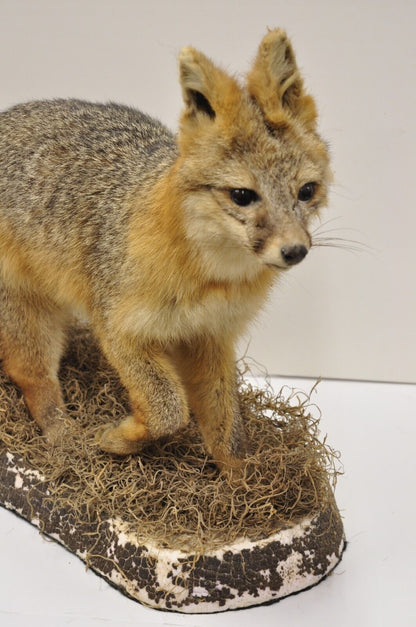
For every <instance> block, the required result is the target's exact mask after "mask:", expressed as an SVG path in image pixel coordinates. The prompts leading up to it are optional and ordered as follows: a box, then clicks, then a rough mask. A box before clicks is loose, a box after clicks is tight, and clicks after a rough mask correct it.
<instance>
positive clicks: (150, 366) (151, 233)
mask: <svg viewBox="0 0 416 627" xmlns="http://www.w3.org/2000/svg"><path fill="white" fill-rule="evenodd" d="M179 69H180V83H181V87H182V91H183V97H184V104H185V106H184V110H183V112H182V116H181V120H180V127H179V132H178V135H177V136H174V135H173V134H172V133H171V132H170V131H169V130H167V129H166V128H165V127H164V126H163V125H162V124H161V123H159V122H158V121H156V120H154V119H152V118H150V117H148V116H146V115H144V114H142V113H140V112H138V111H136V110H134V109H131V108H128V107H123V106H119V105H115V104H107V105H101V104H91V103H86V102H81V101H77V100H55V101H41V102H32V103H28V104H24V105H19V106H16V107H13V108H12V109H10V110H8V111H6V112H4V113H2V114H1V115H0V358H1V359H2V363H3V368H4V369H5V371H6V372H7V373H8V374H9V376H10V377H11V378H12V379H13V380H14V381H15V382H16V383H17V384H18V385H19V386H20V388H21V390H22V392H23V394H24V397H25V400H26V403H27V405H28V408H29V410H30V412H31V414H32V416H33V417H34V418H35V420H36V421H37V422H38V424H39V425H40V427H41V429H42V431H43V433H44V434H45V435H46V436H47V437H48V438H49V440H50V441H51V442H53V441H54V440H56V438H58V437H65V434H64V433H62V427H61V420H60V418H61V416H62V412H63V411H64V409H65V405H64V400H63V398H62V394H61V390H60V386H59V382H58V377H57V373H58V368H59V361H60V357H61V354H62V350H63V347H64V343H65V331H66V328H67V326H68V322H69V320H70V318H71V315H72V314H73V313H74V312H76V311H81V312H82V313H83V314H84V315H87V316H88V318H89V320H90V322H91V327H92V329H93V331H94V333H95V335H96V337H97V338H98V340H99V342H100V345H101V347H102V349H103V351H104V353H105V354H106V356H107V358H108V360H109V361H110V363H111V364H112V365H113V366H114V368H115V369H116V370H117V371H118V373H119V375H120V378H121V381H122V382H123V384H124V385H125V386H126V388H127V389H128V391H129V395H130V402H131V414H130V415H129V416H127V417H126V418H125V419H124V420H123V421H122V422H121V423H120V424H119V425H114V424H111V425H108V427H107V428H106V429H105V430H103V431H102V433H101V434H100V436H99V443H100V445H101V447H102V448H103V449H104V450H106V451H109V452H112V453H115V454H121V455H122V454H128V453H134V452H137V451H139V450H140V448H141V447H142V446H143V444H144V443H145V442H147V441H149V440H152V439H155V438H159V437H161V436H165V435H168V434H171V433H173V432H175V431H176V430H177V429H179V428H181V427H182V426H184V425H185V424H186V422H187V421H188V417H189V413H190V411H192V412H193V413H194V415H195V418H196V420H197V421H198V424H199V427H200V430H201V433H202V436H203V439H204V442H205V445H206V448H207V451H208V452H209V453H210V454H211V455H212V456H213V458H214V459H215V460H216V462H217V463H218V465H219V466H220V467H223V468H231V469H233V468H237V467H238V466H239V465H240V464H241V460H242V458H243V457H244V454H245V451H246V442H245V436H244V425H243V424H242V420H241V416H240V413H239V407H238V399H237V394H236V381H235V357H234V345H235V341H236V339H237V338H238V337H239V335H240V334H241V333H242V332H243V331H244V329H245V327H246V325H247V323H248V322H249V321H250V320H251V319H252V318H253V317H254V316H255V314H256V312H257V311H258V310H259V308H260V307H261V306H262V304H263V303H264V301H265V299H266V298H267V295H268V293H269V291H270V288H271V286H272V285H273V282H274V281H275V279H276V277H277V276H278V275H279V273H280V272H282V271H285V270H286V269H287V268H288V267H290V266H291V265H293V264H295V263H298V262H299V261H301V259H302V258H303V257H304V256H305V254H306V253H307V251H308V250H309V248H310V246H311V237H310V235H309V232H308V225H309V222H310V219H311V218H312V217H313V216H315V215H316V214H317V211H318V210H319V207H320V206H322V205H323V204H325V202H326V195H327V187H328V182H329V179H330V173H329V161H328V154H327V150H326V146H325V144H324V142H323V141H322V140H321V139H320V137H319V136H318V134H317V132H316V109H315V105H314V102H313V100H312V98H311V97H310V96H309V95H308V94H307V93H305V91H304V88H303V82H302V79H301V77H300V75H299V72H298V69H297V66H296V61H295V57H294V54H293V50H292V47H291V44H290V42H289V41H288V39H287V37H286V35H285V33H284V32H283V31H281V30H279V29H277V30H274V31H270V32H268V33H267V35H266V36H265V37H264V39H263V41H262V42H261V44H260V47H259V50H258V53H257V56H256V58H255V61H254V64H253V66H252V68H251V70H250V72H249V74H248V76H247V80H246V83H245V84H244V85H243V84H240V83H239V82H238V81H237V80H236V79H235V78H234V77H232V76H229V75H227V74H226V73H225V72H223V71H222V70H221V69H220V68H218V67H216V66H215V65H214V64H213V63H212V62H211V61H210V60H209V59H208V58H207V57H205V56H204V55H203V54H202V53H200V52H198V51H196V50H195V49H193V48H184V49H183V50H182V51H181V53H180V57H179Z"/></svg>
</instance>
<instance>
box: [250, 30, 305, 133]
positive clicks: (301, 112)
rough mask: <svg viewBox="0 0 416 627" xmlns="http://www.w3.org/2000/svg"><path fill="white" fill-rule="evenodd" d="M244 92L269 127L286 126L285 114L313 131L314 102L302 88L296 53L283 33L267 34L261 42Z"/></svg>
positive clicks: (277, 31)
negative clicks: (253, 102)
mask: <svg viewBox="0 0 416 627" xmlns="http://www.w3.org/2000/svg"><path fill="white" fill-rule="evenodd" d="M247 89H248V92H249V94H250V95H251V96H252V98H254V100H256V102H257V103H258V105H259V106H260V108H261V109H262V111H263V114H264V116H265V118H266V120H267V122H268V123H269V124H270V125H271V126H272V127H276V128H278V127H279V126H282V125H284V124H285V122H284V119H285V116H284V115H282V112H286V113H290V114H291V115H292V116H294V117H296V118H298V119H299V120H300V121H301V122H303V123H304V124H305V126H306V127H307V128H308V129H310V130H314V129H315V127H316V117H317V113H316V107H315V102H314V100H313V98H312V97H311V96H309V95H308V94H307V93H306V92H305V90H304V88H303V80H302V77H301V75H300V73H299V69H298V66H297V64H296V57H295V53H294V52H293V48H292V45H291V43H290V41H289V39H288V37H287V35H286V33H285V32H284V31H283V30H282V29H280V28H277V29H275V30H271V31H269V32H268V33H267V35H266V36H265V37H264V38H263V40H262V41H261V43H260V46H259V49H258V52H257V56H256V58H255V60H254V64H253V67H252V69H251V71H250V72H249V74H248V77H247Z"/></svg>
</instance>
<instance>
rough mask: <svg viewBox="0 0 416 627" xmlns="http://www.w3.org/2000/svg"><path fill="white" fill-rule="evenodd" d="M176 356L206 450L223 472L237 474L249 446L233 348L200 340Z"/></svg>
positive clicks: (208, 340)
mask: <svg viewBox="0 0 416 627" xmlns="http://www.w3.org/2000/svg"><path fill="white" fill-rule="evenodd" d="M175 356H176V361H177V365H178V368H179V371H180V373H181V376H182V379H183V381H184V384H185V387H186V390H187V393H188V399H189V403H190V407H191V410H192V411H193V413H194V415H195V418H196V420H197V422H198V426H199V428H200V431H201V433H202V436H203V439H204V442H205V446H206V448H207V451H208V452H209V453H210V454H211V455H212V457H213V459H214V461H215V462H216V464H217V465H218V466H219V467H220V468H221V469H224V470H231V471H237V472H238V470H239V469H240V468H241V466H242V464H243V461H244V457H245V454H246V450H247V445H246V436H245V430H244V424H243V421H242V418H241V414H240V410H239V403H238V396H237V384H236V369H235V356H234V351H233V348H232V347H230V346H227V345H222V344H219V342H217V341H216V340H215V339H213V338H212V339H211V338H210V339H201V340H198V341H196V342H195V341H194V342H192V343H189V344H188V343H186V344H185V343H184V344H182V345H181V346H180V347H179V348H178V349H177V351H176V353H175Z"/></svg>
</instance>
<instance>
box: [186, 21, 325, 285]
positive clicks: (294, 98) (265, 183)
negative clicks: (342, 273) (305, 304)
mask: <svg viewBox="0 0 416 627" xmlns="http://www.w3.org/2000/svg"><path fill="white" fill-rule="evenodd" d="M179 70H180V83H181V87H182V93H183V99H184V103H185V107H184V110H183V112H182V115H181V120H180V128H179V133H178V146H179V154H180V156H179V160H178V166H177V167H178V169H177V172H178V174H179V183H180V187H181V190H182V192H183V194H182V195H181V196H182V198H183V206H184V214H185V228H186V234H187V237H188V238H189V239H190V240H191V242H192V245H193V246H194V247H196V249H197V252H198V254H199V255H202V257H203V259H204V263H205V266H206V269H207V272H208V273H209V274H210V276H211V277H212V278H213V279H216V280H227V279H229V280H233V279H234V280H235V279H241V280H244V279H250V278H254V277H255V276H256V275H257V274H259V273H260V272H261V271H262V269H263V270H264V269H265V268H275V269H286V268H288V267H290V266H292V265H294V264H296V263H298V262H300V261H301V260H302V259H303V258H304V257H305V255H306V254H307V252H308V250H309V249H310V247H311V236H310V235H309V232H308V225H309V223H310V220H311V218H313V217H314V216H316V215H317V212H318V211H319V208H320V207H321V206H323V205H324V204H325V202H326V200H327V188H328V184H329V181H330V169H329V157H328V152H327V148H326V145H325V143H324V142H323V141H322V140H321V138H320V137H319V135H318V134H317V131H316V117H317V114H316V108H315V103H314V100H313V99H312V97H311V96H310V95H308V94H307V93H306V92H305V90H304V87H303V81H302V78H301V76H300V74H299V70H298V68H297V65H296V60H295V55H294V53H293V50H292V46H291V44H290V42H289V40H288V38H287V36H286V34H285V33H284V32H283V31H282V30H280V29H276V30H273V31H270V32H268V33H267V35H266V36H265V37H264V39H263V40H262V42H261V44H260V47H259V50H258V53H257V56H256V58H255V60H254V63H253V66H252V68H251V70H250V72H249V73H248V75H247V79H246V83H245V84H244V85H242V84H240V83H239V82H238V81H237V79H236V78H234V77H233V76H229V75H228V74H227V73H225V72H224V71H223V70H221V69H220V68H218V67H217V66H215V65H214V64H213V63H212V62H211V61H210V60H209V59H208V58H207V57H206V56H204V55H203V54H202V53H201V52H198V51H197V50H195V49H194V48H190V47H187V48H183V49H182V50H181V52H180V56H179Z"/></svg>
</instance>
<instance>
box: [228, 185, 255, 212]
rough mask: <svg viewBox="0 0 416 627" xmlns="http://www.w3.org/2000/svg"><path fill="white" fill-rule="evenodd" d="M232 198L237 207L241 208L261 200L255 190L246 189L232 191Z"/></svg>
mask: <svg viewBox="0 0 416 627" xmlns="http://www.w3.org/2000/svg"><path fill="white" fill-rule="evenodd" d="M230 198H231V200H232V201H233V202H235V204H236V205H240V207H247V205H251V203H252V202H255V201H256V200H258V199H259V196H258V194H257V193H256V192H255V191H254V189H246V188H245V187H242V188H239V189H230Z"/></svg>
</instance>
